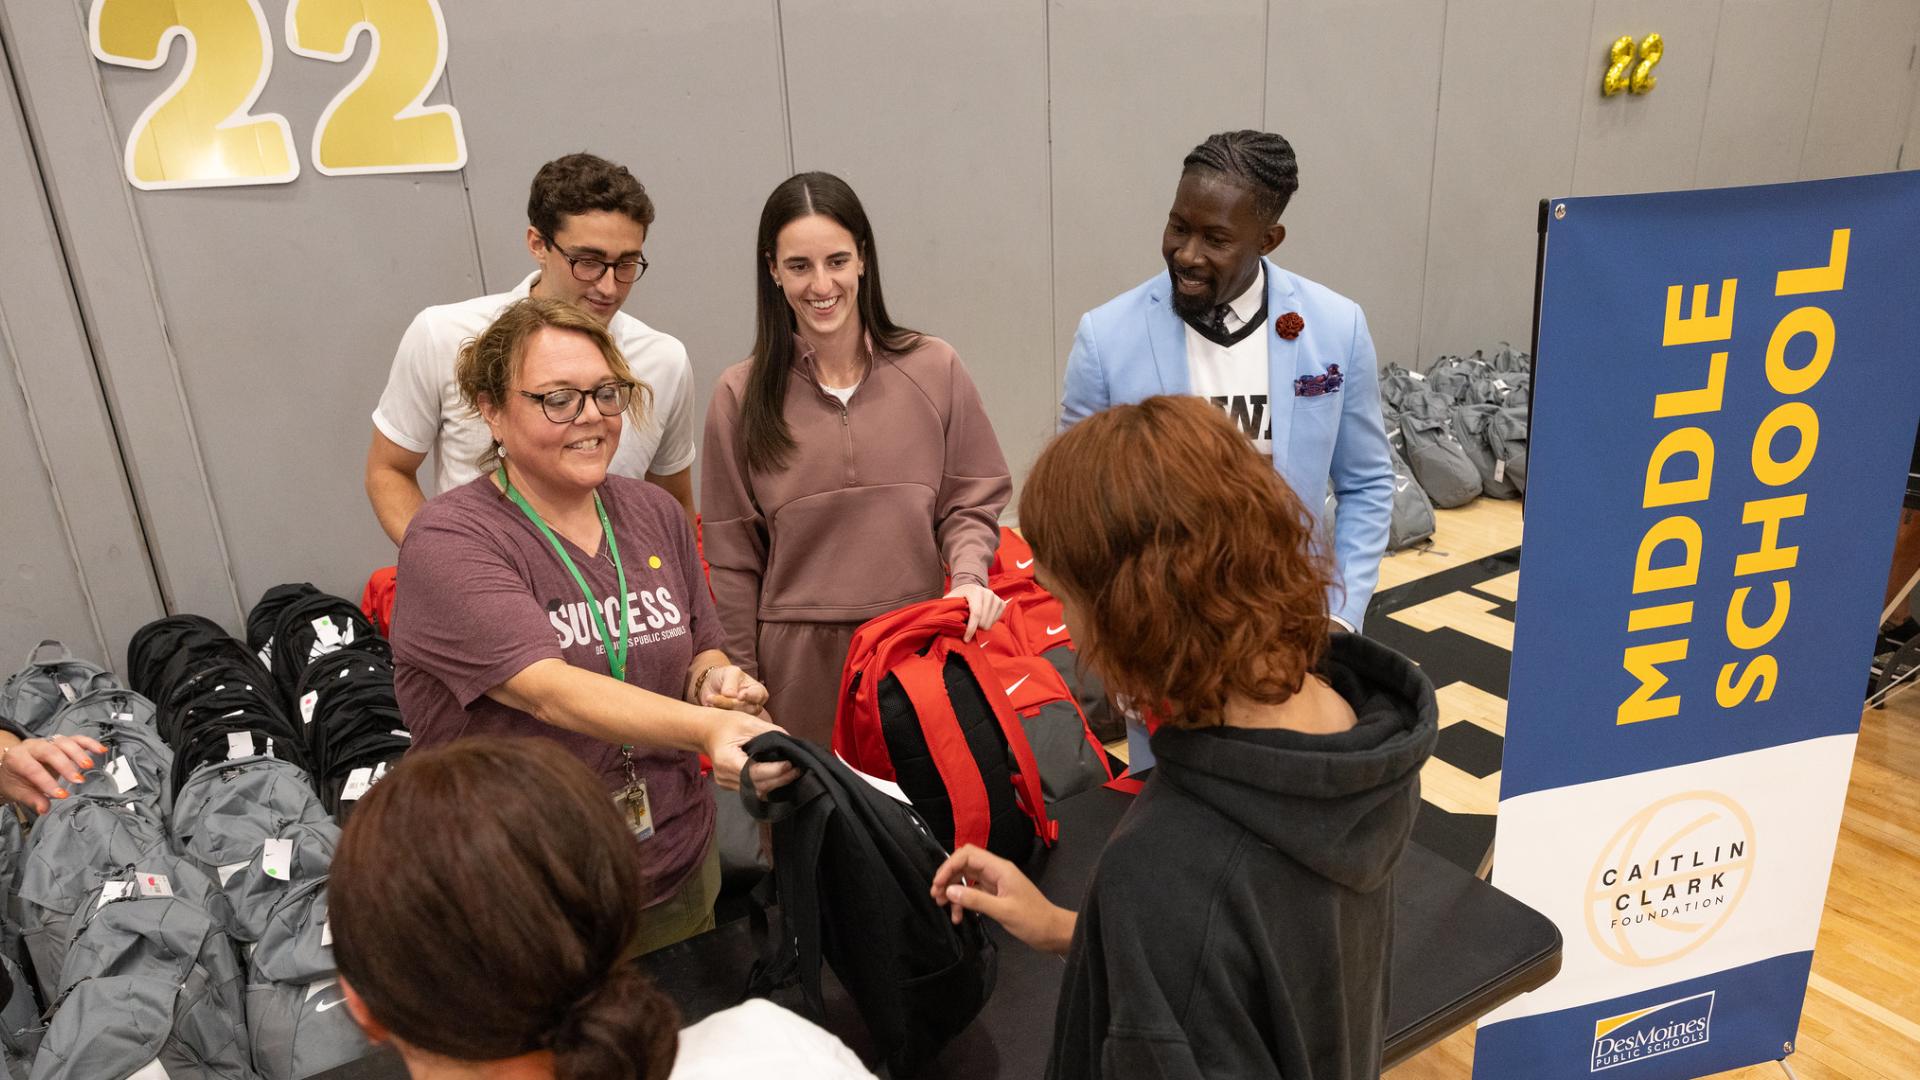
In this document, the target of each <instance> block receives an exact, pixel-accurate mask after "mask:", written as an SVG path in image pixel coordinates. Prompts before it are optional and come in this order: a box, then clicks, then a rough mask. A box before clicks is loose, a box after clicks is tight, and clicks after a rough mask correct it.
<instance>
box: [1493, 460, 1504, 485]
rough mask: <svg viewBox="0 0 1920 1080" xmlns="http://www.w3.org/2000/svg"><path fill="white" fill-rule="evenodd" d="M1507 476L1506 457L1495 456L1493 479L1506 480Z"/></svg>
mask: <svg viewBox="0 0 1920 1080" xmlns="http://www.w3.org/2000/svg"><path fill="white" fill-rule="evenodd" d="M1506 478H1507V462H1506V459H1505V458H1494V459H1493V479H1494V480H1495V481H1496V482H1498V481H1501V480H1505V479H1506Z"/></svg>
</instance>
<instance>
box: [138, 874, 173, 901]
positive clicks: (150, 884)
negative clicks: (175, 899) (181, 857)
mask: <svg viewBox="0 0 1920 1080" xmlns="http://www.w3.org/2000/svg"><path fill="white" fill-rule="evenodd" d="M140 895H141V896H172V895H173V882H171V881H168V880H167V875H165V874H141V875H140Z"/></svg>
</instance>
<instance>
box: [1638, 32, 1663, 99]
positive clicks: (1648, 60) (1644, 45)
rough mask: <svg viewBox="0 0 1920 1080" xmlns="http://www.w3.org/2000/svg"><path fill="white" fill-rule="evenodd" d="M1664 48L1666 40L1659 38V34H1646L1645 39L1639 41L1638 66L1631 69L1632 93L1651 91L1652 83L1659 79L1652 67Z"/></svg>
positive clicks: (1658, 61) (1657, 61)
mask: <svg viewBox="0 0 1920 1080" xmlns="http://www.w3.org/2000/svg"><path fill="white" fill-rule="evenodd" d="M1666 49H1667V46H1666V42H1664V41H1662V40H1660V35H1659V34H1648V35H1647V39H1646V40H1645V41H1642V42H1641V43H1640V66H1639V67H1636V68H1634V69H1633V92H1634V93H1636V94H1647V93H1651V92H1652V91H1653V87H1654V85H1655V84H1656V83H1658V82H1659V81H1660V77H1659V76H1658V75H1655V74H1654V73H1653V69H1654V67H1655V66H1656V65H1658V64H1659V63H1660V56H1661V54H1663V53H1664V52H1666Z"/></svg>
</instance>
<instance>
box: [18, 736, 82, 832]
mask: <svg viewBox="0 0 1920 1080" xmlns="http://www.w3.org/2000/svg"><path fill="white" fill-rule="evenodd" d="M106 752H107V748H106V747H105V746H104V745H102V744H101V743H99V742H97V741H95V740H93V739H89V738H87V737H86V736H84V735H56V736H54V737H53V738H51V739H26V740H24V741H22V740H21V739H20V738H19V737H18V736H16V735H12V734H10V733H6V732H0V797H3V798H5V799H6V800H7V801H8V802H15V803H19V804H20V805H22V806H27V807H31V808H32V809H33V811H34V813H37V814H44V813H46V812H47V809H48V807H50V806H51V805H52V803H51V802H50V801H49V800H52V799H64V798H67V797H68V796H69V795H70V794H71V793H70V792H69V791H68V790H67V788H65V787H63V786H61V784H60V777H62V776H65V777H67V778H69V779H71V780H72V782H73V783H75V784H79V783H83V782H84V781H85V770H87V769H91V768H93V764H94V757H93V755H95V754H101V755H104V754H105V753H106Z"/></svg>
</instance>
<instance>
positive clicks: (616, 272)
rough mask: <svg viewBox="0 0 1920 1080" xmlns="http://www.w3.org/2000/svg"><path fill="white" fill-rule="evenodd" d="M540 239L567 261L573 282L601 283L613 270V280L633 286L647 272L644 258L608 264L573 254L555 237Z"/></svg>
mask: <svg viewBox="0 0 1920 1080" xmlns="http://www.w3.org/2000/svg"><path fill="white" fill-rule="evenodd" d="M540 239H542V240H545V241H546V242H547V247H548V248H550V249H551V250H553V251H555V252H557V253H558V254H559V256H560V257H561V258H563V259H565V260H567V269H569V270H572V271H573V280H575V281H589V282H591V281H599V280H600V279H601V278H603V277H605V276H606V274H607V271H608V270H612V271H613V280H615V281H617V282H619V283H620V284H622V285H631V284H633V283H634V282H636V281H639V280H640V279H641V277H643V276H645V274H646V272H647V260H646V258H645V257H644V256H640V255H636V256H634V257H633V258H631V259H622V260H620V261H619V262H608V261H607V260H605V259H600V258H595V257H593V256H591V255H575V254H572V253H571V252H569V251H568V250H567V249H566V248H563V247H561V246H560V245H559V244H558V243H556V242H555V241H554V239H553V237H551V236H548V235H547V234H546V233H541V234H540Z"/></svg>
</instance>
